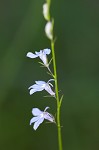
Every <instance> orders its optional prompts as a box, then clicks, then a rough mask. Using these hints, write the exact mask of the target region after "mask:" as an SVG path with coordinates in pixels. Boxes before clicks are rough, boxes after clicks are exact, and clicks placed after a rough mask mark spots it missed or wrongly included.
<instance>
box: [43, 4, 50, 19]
mask: <svg viewBox="0 0 99 150" xmlns="http://www.w3.org/2000/svg"><path fill="white" fill-rule="evenodd" d="M43 15H44V18H45V19H46V20H47V21H48V20H49V6H48V4H47V3H45V4H44V5H43Z"/></svg>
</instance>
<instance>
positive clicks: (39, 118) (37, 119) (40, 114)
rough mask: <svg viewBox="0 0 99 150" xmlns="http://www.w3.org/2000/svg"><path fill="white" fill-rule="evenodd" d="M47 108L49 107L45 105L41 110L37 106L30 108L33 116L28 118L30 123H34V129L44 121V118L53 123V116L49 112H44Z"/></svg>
mask: <svg viewBox="0 0 99 150" xmlns="http://www.w3.org/2000/svg"><path fill="white" fill-rule="evenodd" d="M48 108H49V107H46V108H45V109H44V111H41V110H40V109H38V108H33V109H32V114H33V116H34V117H33V118H32V119H31V120H30V125H31V124H32V123H34V126H33V129H34V130H36V129H37V128H38V127H39V125H40V124H41V123H42V122H43V121H44V119H46V120H48V121H50V122H53V123H55V118H54V117H53V116H52V115H51V114H50V113H48V112H46V110H47V109H48Z"/></svg>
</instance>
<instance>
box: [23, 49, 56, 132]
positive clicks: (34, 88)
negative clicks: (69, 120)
mask: <svg viewBox="0 0 99 150" xmlns="http://www.w3.org/2000/svg"><path fill="white" fill-rule="evenodd" d="M50 53H51V50H50V49H47V48H46V49H44V50H40V51H39V52H35V54H33V53H32V52H28V53H27V55H26V56H27V57H29V58H37V57H39V58H40V59H41V61H42V62H41V64H42V65H43V66H45V67H46V68H47V69H48V71H49V73H51V70H50V69H49V64H50V63H48V59H47V55H49V54H50ZM51 81H54V79H49V80H48V81H47V82H45V81H35V84H33V85H31V86H30V87H29V88H28V89H29V93H30V95H32V94H34V93H35V92H39V91H43V90H45V91H47V92H48V94H49V95H50V96H52V97H55V92H54V91H53V90H52V88H53V84H52V83H50V82H51ZM48 108H49V107H46V108H45V110H44V111H41V110H40V109H38V108H33V109H32V114H33V116H34V117H33V118H32V119H31V120H30V125H31V124H32V123H34V126H33V128H34V130H36V129H37V128H38V127H39V125H40V124H41V123H42V122H43V121H44V119H46V120H48V121H50V122H52V123H55V118H54V116H53V115H52V114H50V113H48V112H47V111H46V110H47V109H48Z"/></svg>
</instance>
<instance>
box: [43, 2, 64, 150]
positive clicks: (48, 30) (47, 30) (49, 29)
mask: <svg viewBox="0 0 99 150" xmlns="http://www.w3.org/2000/svg"><path fill="white" fill-rule="evenodd" d="M46 4H47V6H48V8H49V9H48V12H47V14H49V16H50V4H51V0H46ZM49 18H50V19H49V20H47V19H46V18H45V19H46V20H47V24H46V26H45V33H46V36H47V37H48V39H49V40H50V41H51V50H52V60H53V70H54V73H53V77H54V80H55V93H56V101H57V131H58V145H59V150H63V148H62V135H61V124H60V113H61V112H60V111H61V110H60V109H61V102H62V99H63V96H62V97H61V98H59V91H58V78H57V67H56V57H55V40H54V34H53V29H54V21H53V19H51V17H49ZM49 23H50V24H49ZM48 24H49V26H48Z"/></svg>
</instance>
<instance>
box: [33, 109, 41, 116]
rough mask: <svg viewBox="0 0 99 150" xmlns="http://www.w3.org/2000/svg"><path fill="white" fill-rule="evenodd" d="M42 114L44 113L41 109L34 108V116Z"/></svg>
mask: <svg viewBox="0 0 99 150" xmlns="http://www.w3.org/2000/svg"><path fill="white" fill-rule="evenodd" d="M41 113H42V111H41V110H40V109H38V108H33V109H32V114H33V115H34V116H38V115H40V114H41Z"/></svg>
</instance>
